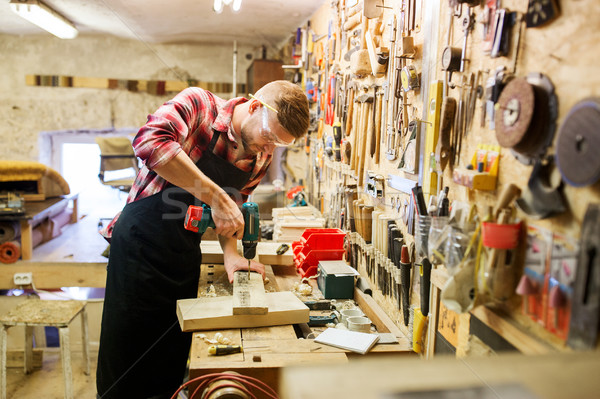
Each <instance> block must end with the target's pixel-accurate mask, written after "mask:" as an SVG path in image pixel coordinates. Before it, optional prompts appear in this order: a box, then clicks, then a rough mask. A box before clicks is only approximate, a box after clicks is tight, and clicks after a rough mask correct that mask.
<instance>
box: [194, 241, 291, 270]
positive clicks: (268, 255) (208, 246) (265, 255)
mask: <svg viewBox="0 0 600 399" xmlns="http://www.w3.org/2000/svg"><path fill="white" fill-rule="evenodd" d="M280 245H281V243H277V242H259V243H258V246H257V247H256V254H257V256H258V261H259V262H260V263H262V264H264V265H271V266H289V265H291V264H293V263H294V256H293V253H292V250H291V248H290V249H288V250H287V252H286V253H284V254H283V255H277V252H276V251H277V248H279V246H280ZM200 248H201V249H202V263H204V264H211V263H212V264H214V263H217V264H222V263H223V250H222V249H221V245H220V244H219V242H218V241H202V242H201V243H200Z"/></svg>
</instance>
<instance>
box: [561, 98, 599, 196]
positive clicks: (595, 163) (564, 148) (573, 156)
mask: <svg viewBox="0 0 600 399" xmlns="http://www.w3.org/2000/svg"><path fill="white" fill-rule="evenodd" d="M599 126H600V98H589V99H585V100H583V101H580V102H579V103H577V104H575V106H574V107H573V108H572V109H571V111H569V113H568V114H567V116H566V118H565V121H564V122H563V124H562V126H561V128H560V131H559V134H558V139H557V142H556V163H557V164H558V169H559V170H560V173H561V175H562V176H563V178H564V180H565V181H566V182H567V183H569V184H570V185H572V186H575V187H581V186H587V185H590V184H594V183H595V182H597V181H598V179H600V157H599V156H598V148H600V128H599Z"/></svg>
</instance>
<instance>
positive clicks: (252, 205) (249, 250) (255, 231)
mask: <svg viewBox="0 0 600 399" xmlns="http://www.w3.org/2000/svg"><path fill="white" fill-rule="evenodd" d="M242 215H243V216H244V236H243V237H242V246H243V247H244V258H246V259H248V279H249V278H250V261H251V260H252V259H254V257H255V256H256V245H257V244H258V235H259V232H260V216H259V214H258V204H257V203H256V202H245V203H244V204H243V205H242Z"/></svg>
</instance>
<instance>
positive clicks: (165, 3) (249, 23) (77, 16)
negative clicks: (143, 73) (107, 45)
mask: <svg viewBox="0 0 600 399" xmlns="http://www.w3.org/2000/svg"><path fill="white" fill-rule="evenodd" d="M325 1H327V0H242V7H241V10H240V11H239V12H237V13H234V12H233V11H232V10H231V8H230V7H225V9H224V10H223V12H222V13H221V14H216V13H215V12H213V10H212V4H213V0H44V2H45V3H46V4H47V5H48V6H50V7H52V8H53V9H55V10H56V11H58V12H59V13H61V14H62V15H64V16H65V17H67V19H69V20H70V21H72V22H73V23H74V24H75V26H76V27H77V28H78V30H79V32H80V34H92V35H107V34H108V35H114V36H117V37H122V38H128V39H135V40H140V41H143V42H147V43H194V42H196V43H198V42H201V43H231V42H232V41H233V40H237V41H238V43H240V44H248V45H255V46H260V45H265V46H267V47H271V48H276V49H277V48H279V47H281V45H282V44H283V43H284V42H285V41H286V40H288V39H289V38H290V37H291V35H292V34H293V32H294V31H295V29H296V28H297V27H299V26H301V25H303V24H304V23H305V22H306V21H307V20H308V19H309V18H310V16H311V15H313V13H314V12H315V11H316V10H317V9H318V8H319V7H320V6H321V5H322V4H323V3H325ZM0 33H4V34H13V35H39V34H47V33H45V31H43V30H42V29H40V28H38V27H37V26H36V25H33V24H31V23H30V22H28V21H26V20H24V19H22V18H20V17H19V16H18V15H16V14H15V13H13V12H12V11H11V9H10V7H9V0H0ZM48 35H49V33H48Z"/></svg>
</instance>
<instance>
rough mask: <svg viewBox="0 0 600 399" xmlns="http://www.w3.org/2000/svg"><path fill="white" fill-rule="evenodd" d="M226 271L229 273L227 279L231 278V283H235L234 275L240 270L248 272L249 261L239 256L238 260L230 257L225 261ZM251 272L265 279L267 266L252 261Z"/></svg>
mask: <svg viewBox="0 0 600 399" xmlns="http://www.w3.org/2000/svg"><path fill="white" fill-rule="evenodd" d="M224 263H225V271H227V278H229V282H230V283H233V273H235V272H237V271H239V270H244V271H247V270H248V259H245V258H244V257H242V256H239V255H238V256H237V258H234V257H230V258H226V259H225V262H224ZM250 270H251V271H253V272H257V273H260V274H261V275H262V277H263V280H264V278H265V265H263V264H262V263H260V262H256V261H254V260H253V261H250Z"/></svg>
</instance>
